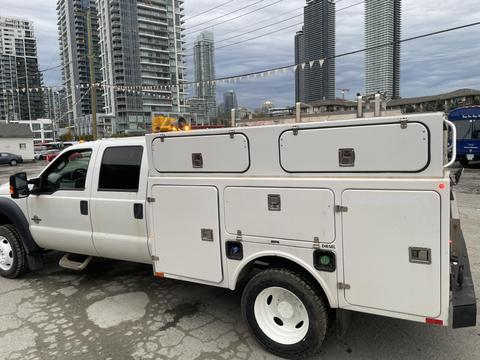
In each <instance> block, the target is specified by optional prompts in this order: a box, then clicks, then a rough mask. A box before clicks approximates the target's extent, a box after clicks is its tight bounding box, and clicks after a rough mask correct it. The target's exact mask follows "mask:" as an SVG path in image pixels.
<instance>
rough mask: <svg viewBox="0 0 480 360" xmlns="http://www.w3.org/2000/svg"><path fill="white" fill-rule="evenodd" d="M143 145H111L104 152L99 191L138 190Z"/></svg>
mask: <svg viewBox="0 0 480 360" xmlns="http://www.w3.org/2000/svg"><path fill="white" fill-rule="evenodd" d="M142 158H143V146H118V147H109V148H107V149H105V151H104V153H103V158H102V163H101V166H100V177H99V181H98V191H116V192H138V188H139V183H140V170H141V166H142Z"/></svg>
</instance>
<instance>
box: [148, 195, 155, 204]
mask: <svg viewBox="0 0 480 360" xmlns="http://www.w3.org/2000/svg"><path fill="white" fill-rule="evenodd" d="M147 202H148V203H149V204H151V203H154V202H155V198H152V197H147Z"/></svg>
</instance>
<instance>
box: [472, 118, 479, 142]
mask: <svg viewBox="0 0 480 360" xmlns="http://www.w3.org/2000/svg"><path fill="white" fill-rule="evenodd" d="M472 121H473V123H472V125H473V131H472V139H477V140H480V119H477V120H472Z"/></svg>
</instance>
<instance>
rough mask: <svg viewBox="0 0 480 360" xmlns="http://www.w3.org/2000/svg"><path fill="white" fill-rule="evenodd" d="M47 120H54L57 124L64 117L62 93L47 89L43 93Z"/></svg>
mask: <svg viewBox="0 0 480 360" xmlns="http://www.w3.org/2000/svg"><path fill="white" fill-rule="evenodd" d="M43 102H44V108H45V118H46V119H50V120H52V121H53V122H54V123H55V124H58V121H59V120H60V118H61V117H62V113H61V111H62V110H61V99H60V92H59V91H57V90H54V89H53V88H46V89H45V90H44V92H43Z"/></svg>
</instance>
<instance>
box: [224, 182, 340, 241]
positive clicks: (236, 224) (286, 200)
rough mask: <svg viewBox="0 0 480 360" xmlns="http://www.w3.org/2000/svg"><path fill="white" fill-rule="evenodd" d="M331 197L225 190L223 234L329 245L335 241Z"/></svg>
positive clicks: (313, 192) (321, 192)
mask: <svg viewBox="0 0 480 360" xmlns="http://www.w3.org/2000/svg"><path fill="white" fill-rule="evenodd" d="M334 213H335V212H334V195H333V192H332V191H331V190H328V189H299V188H246V187H230V188H227V189H225V221H226V228H227V231H228V232H229V233H230V234H232V235H236V234H237V232H238V231H239V230H240V231H241V232H242V235H244V236H253V237H265V238H274V239H286V240H299V241H308V242H313V241H314V239H315V238H318V240H319V242H322V243H331V242H333V241H334V240H335V216H334Z"/></svg>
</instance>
